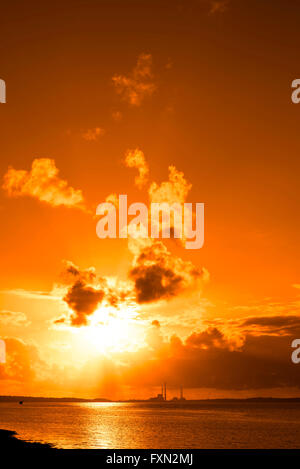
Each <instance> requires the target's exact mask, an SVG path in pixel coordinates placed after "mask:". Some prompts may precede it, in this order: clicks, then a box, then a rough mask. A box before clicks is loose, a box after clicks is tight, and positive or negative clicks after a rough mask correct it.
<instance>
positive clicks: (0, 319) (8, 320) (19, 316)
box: [0, 311, 31, 327]
mask: <svg viewBox="0 0 300 469" xmlns="http://www.w3.org/2000/svg"><path fill="white" fill-rule="evenodd" d="M0 324H2V325H5V326H22V327H27V326H29V325H30V324H31V323H30V321H28V319H27V316H26V314H25V313H21V312H19V311H0Z"/></svg>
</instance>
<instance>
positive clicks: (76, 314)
mask: <svg viewBox="0 0 300 469" xmlns="http://www.w3.org/2000/svg"><path fill="white" fill-rule="evenodd" d="M64 264H65V265H64V270H63V272H62V273H61V275H60V281H61V288H62V289H63V291H65V294H64V295H63V297H62V300H63V301H64V302H65V303H66V304H67V305H68V307H69V308H70V310H71V311H72V313H71V315H64V316H62V317H60V318H58V319H55V320H54V324H67V325H70V326H75V327H81V326H87V325H88V324H89V318H90V317H91V315H92V314H93V313H94V312H95V310H96V309H97V307H98V305H99V304H102V303H105V305H106V306H107V305H109V306H112V307H114V308H116V309H118V308H119V306H120V304H124V303H125V302H126V301H131V297H132V295H131V292H130V289H128V288H127V285H124V283H122V284H121V285H119V284H117V282H116V281H113V279H111V278H104V277H100V276H99V275H97V274H96V270H95V268H94V267H89V268H88V269H80V268H79V267H78V266H76V265H75V264H73V262H70V261H65V262H64Z"/></svg>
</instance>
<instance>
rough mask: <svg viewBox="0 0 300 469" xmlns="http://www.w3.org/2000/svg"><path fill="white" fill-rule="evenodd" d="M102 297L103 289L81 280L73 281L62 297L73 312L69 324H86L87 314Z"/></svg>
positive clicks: (95, 306) (93, 309)
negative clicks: (88, 284)
mask: <svg viewBox="0 0 300 469" xmlns="http://www.w3.org/2000/svg"><path fill="white" fill-rule="evenodd" d="M103 297H104V292H103V290H97V289H95V288H94V287H91V286H87V285H86V284H85V283H84V282H83V281H82V280H78V281H77V282H75V284H74V285H73V286H72V287H71V288H70V289H69V291H68V293H67V294H66V296H65V297H64V298H63V300H64V301H65V302H66V303H67V304H68V306H69V307H70V308H71V309H72V310H73V312H74V314H72V316H71V324H72V325H73V326H84V325H86V324H87V316H89V315H90V314H92V313H93V312H94V311H95V309H96V308H97V306H98V304H99V303H100V301H102V299H103Z"/></svg>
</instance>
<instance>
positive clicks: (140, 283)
mask: <svg viewBox="0 0 300 469" xmlns="http://www.w3.org/2000/svg"><path fill="white" fill-rule="evenodd" d="M203 275H204V272H203V271H202V270H201V269H197V268H196V267H195V266H194V265H193V264H192V263H191V262H186V261H183V260H182V259H180V258H179V257H176V256H174V255H171V254H170V252H169V251H168V250H167V248H166V247H165V246H164V244H163V243H162V242H160V241H157V242H153V243H152V244H151V245H150V246H146V247H144V248H143V249H141V251H140V252H139V255H138V256H137V258H136V260H135V263H134V267H133V268H132V269H131V271H130V272H129V276H130V278H131V279H133V280H134V283H135V291H136V298H137V301H138V303H149V302H152V301H156V300H160V299H170V298H172V297H175V296H177V295H179V294H180V293H181V292H183V291H184V290H187V289H189V288H192V287H197V284H198V282H199V280H201V279H202V278H203Z"/></svg>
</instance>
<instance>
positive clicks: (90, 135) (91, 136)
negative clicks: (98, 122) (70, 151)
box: [81, 127, 105, 142]
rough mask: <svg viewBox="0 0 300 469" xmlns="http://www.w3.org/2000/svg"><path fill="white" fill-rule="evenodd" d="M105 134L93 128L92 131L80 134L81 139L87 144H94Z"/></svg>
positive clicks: (102, 130) (98, 128)
mask: <svg viewBox="0 0 300 469" xmlns="http://www.w3.org/2000/svg"><path fill="white" fill-rule="evenodd" d="M104 134H105V130H104V129H102V128H101V127H94V128H93V129H87V130H84V131H83V132H82V134H81V136H82V138H83V139H84V140H86V141H87V142H96V140H98V139H99V138H100V137H102V136H103V135H104Z"/></svg>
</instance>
